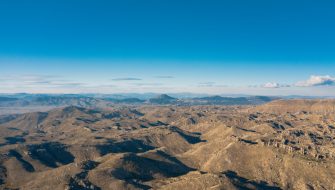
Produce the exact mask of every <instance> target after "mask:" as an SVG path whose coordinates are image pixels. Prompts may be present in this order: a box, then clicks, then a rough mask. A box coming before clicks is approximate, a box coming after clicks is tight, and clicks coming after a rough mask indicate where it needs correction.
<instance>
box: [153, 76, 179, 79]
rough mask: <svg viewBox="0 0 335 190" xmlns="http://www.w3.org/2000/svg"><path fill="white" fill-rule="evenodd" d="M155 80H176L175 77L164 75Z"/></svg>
mask: <svg viewBox="0 0 335 190" xmlns="http://www.w3.org/2000/svg"><path fill="white" fill-rule="evenodd" d="M155 78H159V79H173V78H175V77H174V76H169V75H166V76H164V75H162V76H155Z"/></svg>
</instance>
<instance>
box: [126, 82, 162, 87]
mask: <svg viewBox="0 0 335 190" xmlns="http://www.w3.org/2000/svg"><path fill="white" fill-rule="evenodd" d="M132 85H134V86H147V87H150V86H163V85H164V84H163V83H133V84H132Z"/></svg>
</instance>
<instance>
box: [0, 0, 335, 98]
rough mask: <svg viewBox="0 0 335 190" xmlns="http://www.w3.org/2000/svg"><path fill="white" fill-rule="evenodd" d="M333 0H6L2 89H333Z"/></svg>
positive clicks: (2, 5)
mask: <svg viewBox="0 0 335 190" xmlns="http://www.w3.org/2000/svg"><path fill="white" fill-rule="evenodd" d="M334 8H335V2H334V1H330V0H329V1H315V0H304V1H302V0H296V1H288V0H282V1H275V0H254V1H249V0H234V1H233V0H229V1H228V0H220V1H219V0H206V1H204V0H202V1H199V0H193V1H180V0H178V1H177V0H159V1H157V0H143V1H138V0H123V1H112V0H109V1H107V0H104V1H103V0H95V1H91V0H90V1H89V0H57V1H56V0H49V1H44V0H29V1H26V0H10V1H9V0H5V1H1V2H0V29H1V30H0V66H1V67H0V92H34V93H38V92H41V93H45V92H50V93H81V92H99V93H114V92H186V91H187V92H197V93H198V92H201V93H212V94H229V93H243V94H266V95H289V94H298V95H333V94H335V53H334V52H335V35H334V34H335V11H333V10H334Z"/></svg>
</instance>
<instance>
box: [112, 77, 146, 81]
mask: <svg viewBox="0 0 335 190" xmlns="http://www.w3.org/2000/svg"><path fill="white" fill-rule="evenodd" d="M112 80H113V81H136V80H142V79H140V78H134V77H124V78H114V79H112Z"/></svg>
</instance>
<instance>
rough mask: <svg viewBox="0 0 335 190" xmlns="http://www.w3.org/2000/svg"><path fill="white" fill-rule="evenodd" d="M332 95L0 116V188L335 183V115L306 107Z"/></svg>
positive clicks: (293, 186) (303, 186)
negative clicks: (296, 107)
mask: <svg viewBox="0 0 335 190" xmlns="http://www.w3.org/2000/svg"><path fill="white" fill-rule="evenodd" d="M328 101H329V102H332V101H331V100H327V101H326V100H324V101H315V102H310V101H307V102H306V103H302V102H301V101H296V102H298V104H299V105H301V108H299V110H298V111H297V110H294V112H287V110H286V107H285V106H282V109H283V110H280V108H278V107H276V109H277V111H278V112H277V111H276V112H274V111H273V109H267V110H265V109H264V107H266V106H268V107H271V106H272V105H273V104H272V103H269V104H268V105H266V106H263V105H260V106H256V107H253V106H217V105H216V106H213V105H209V106H174V105H170V106H155V105H146V106H112V107H104V108H95V109H92V108H83V107H78V106H69V107H63V108H56V109H53V110H50V111H46V112H31V113H25V114H20V115H12V116H11V117H10V116H6V117H5V116H3V118H2V120H1V123H0V189H29V190H30V189H56V190H57V189H59V190H63V189H73V190H76V189H96V190H98V189H116V190H117V189H120V190H123V189H130V190H131V189H186V190H187V189H192V190H195V189H199V190H200V189H333V188H334V179H333V176H334V175H335V149H334V145H335V141H334V139H335V127H334V126H335V116H334V114H332V113H329V114H328V112H327V114H324V113H322V112H319V111H315V112H314V111H308V110H307V111H306V110H304V109H307V108H310V107H312V108H313V109H315V106H314V105H318V107H317V108H318V109H317V110H319V109H320V108H322V106H324V109H328V108H327V106H328V103H329V102H328ZM323 102H327V103H323ZM279 103H280V105H291V104H292V102H290V101H289V102H285V101H277V102H275V104H274V105H278V104H279ZM292 108H294V107H293V106H292ZM302 108H304V109H302ZM261 109H262V111H258V110H261ZM301 109H302V110H301ZM255 110H256V111H255Z"/></svg>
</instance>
